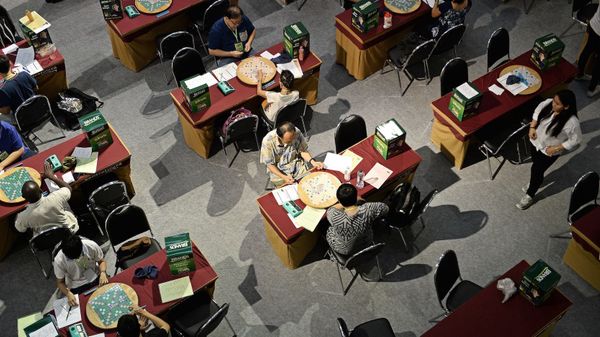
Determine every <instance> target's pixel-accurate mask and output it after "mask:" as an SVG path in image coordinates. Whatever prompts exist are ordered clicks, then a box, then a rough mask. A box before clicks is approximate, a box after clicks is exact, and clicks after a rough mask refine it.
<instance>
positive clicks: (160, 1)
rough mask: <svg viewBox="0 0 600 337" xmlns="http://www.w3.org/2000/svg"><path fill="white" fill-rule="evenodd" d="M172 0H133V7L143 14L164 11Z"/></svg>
mask: <svg viewBox="0 0 600 337" xmlns="http://www.w3.org/2000/svg"><path fill="white" fill-rule="evenodd" d="M172 3H173V0H135V8H137V9H138V11H140V13H144V14H156V13H160V12H164V11H166V10H167V9H168V8H169V7H171V4H172Z"/></svg>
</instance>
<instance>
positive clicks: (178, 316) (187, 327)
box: [169, 291, 219, 336]
mask: <svg viewBox="0 0 600 337" xmlns="http://www.w3.org/2000/svg"><path fill="white" fill-rule="evenodd" d="M217 311H219V306H218V305H217V304H215V303H214V302H213V301H212V300H211V298H210V296H209V295H208V293H207V292H204V291H201V292H198V293H196V294H194V296H193V297H191V298H189V299H188V300H186V301H184V302H183V303H182V304H179V305H177V306H176V307H175V308H174V309H173V310H171V312H169V317H172V318H173V319H174V322H173V323H174V325H175V326H176V327H177V328H178V329H179V330H181V331H183V332H184V333H185V335H186V336H195V335H196V332H197V331H198V329H200V327H202V326H203V325H204V324H205V323H206V322H207V321H208V320H209V319H210V318H211V317H212V316H213V315H214V314H215V313H216V312H217ZM200 318H201V319H200Z"/></svg>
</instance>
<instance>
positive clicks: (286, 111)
mask: <svg viewBox="0 0 600 337" xmlns="http://www.w3.org/2000/svg"><path fill="white" fill-rule="evenodd" d="M305 115H306V100H305V99H304V98H300V99H299V100H297V101H296V102H294V103H292V104H290V105H288V106H286V107H284V108H283V109H281V110H279V111H278V112H277V114H276V115H275V121H274V122H271V121H269V120H267V119H266V118H263V121H264V122H265V124H266V125H267V127H268V128H269V130H273V128H275V126H277V125H281V124H283V123H284V122H292V123H294V122H296V121H298V120H300V121H302V128H303V130H302V132H304V135H305V136H306V134H307V129H306V124H305V123H304V116H305ZM294 124H295V125H297V124H296V123H294Z"/></svg>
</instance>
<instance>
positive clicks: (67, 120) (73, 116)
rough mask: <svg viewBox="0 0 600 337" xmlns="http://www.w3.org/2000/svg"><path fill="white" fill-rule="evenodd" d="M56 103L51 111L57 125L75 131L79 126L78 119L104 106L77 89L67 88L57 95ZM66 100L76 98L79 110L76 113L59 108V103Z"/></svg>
mask: <svg viewBox="0 0 600 337" xmlns="http://www.w3.org/2000/svg"><path fill="white" fill-rule="evenodd" d="M58 95H59V97H58V99H57V102H56V103H55V104H54V106H53V110H54V112H55V115H56V119H58V121H59V123H60V124H61V125H62V126H63V127H64V128H65V129H68V130H77V129H79V128H80V126H79V118H80V117H81V116H84V115H87V114H89V113H91V112H94V111H96V110H98V109H99V108H100V107H102V106H103V105H104V102H102V101H101V100H99V99H98V98H97V97H94V96H91V95H88V94H86V93H85V92H83V91H81V90H79V89H77V88H69V89H67V90H65V91H63V92H61V93H59V94H58ZM66 98H77V99H79V100H80V101H81V109H80V110H79V111H76V112H72V111H69V110H65V109H62V108H60V107H59V103H60V102H61V101H65V99H66Z"/></svg>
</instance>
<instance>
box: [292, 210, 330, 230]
mask: <svg viewBox="0 0 600 337" xmlns="http://www.w3.org/2000/svg"><path fill="white" fill-rule="evenodd" d="M325 211H326V210H325V209H324V208H313V207H310V206H306V207H304V210H303V211H302V214H300V215H298V216H297V217H296V219H295V220H296V222H297V223H298V225H299V226H301V227H304V229H306V230H308V231H311V232H313V231H314V230H315V228H317V225H318V224H319V222H320V221H321V219H322V218H323V215H324V214H325Z"/></svg>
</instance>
